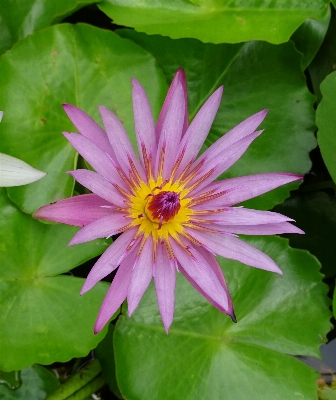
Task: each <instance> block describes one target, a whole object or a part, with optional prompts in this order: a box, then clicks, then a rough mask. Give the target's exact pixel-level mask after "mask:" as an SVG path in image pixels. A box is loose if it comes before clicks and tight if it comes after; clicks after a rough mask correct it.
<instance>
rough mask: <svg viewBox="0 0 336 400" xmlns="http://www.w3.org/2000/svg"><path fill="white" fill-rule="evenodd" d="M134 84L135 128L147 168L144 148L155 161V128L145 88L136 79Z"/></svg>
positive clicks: (140, 152)
mask: <svg viewBox="0 0 336 400" xmlns="http://www.w3.org/2000/svg"><path fill="white" fill-rule="evenodd" d="M132 83H133V92H132V93H133V112H134V126H135V132H136V138H137V144H138V151H139V155H140V159H141V161H142V165H143V166H144V168H145V160H144V157H143V148H145V149H146V154H147V157H148V158H149V159H153V155H154V152H155V150H156V147H157V143H156V135H155V126H154V120H153V115H152V110H151V108H150V104H149V101H148V97H147V95H146V93H145V91H144V89H143V87H142V86H141V85H140V83H139V82H138V81H137V80H136V79H132Z"/></svg>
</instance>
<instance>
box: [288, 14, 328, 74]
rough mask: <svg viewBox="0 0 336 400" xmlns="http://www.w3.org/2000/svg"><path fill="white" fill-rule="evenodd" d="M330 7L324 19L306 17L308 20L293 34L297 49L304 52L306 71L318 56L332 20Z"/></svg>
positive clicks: (303, 67)
mask: <svg viewBox="0 0 336 400" xmlns="http://www.w3.org/2000/svg"><path fill="white" fill-rule="evenodd" d="M330 16H331V12H330V8H329V9H328V12H327V14H326V16H325V17H324V18H323V19H322V20H316V19H310V18H309V19H306V21H305V22H304V23H303V24H302V25H301V26H300V27H299V29H298V30H297V31H295V32H294V33H293V35H292V38H291V39H292V41H293V42H294V44H295V47H296V48H297V50H298V51H299V52H300V53H302V54H303V57H302V70H303V71H304V70H305V69H306V68H307V67H308V65H309V64H310V63H311V62H312V60H313V58H314V57H315V56H316V53H317V52H318V50H319V48H320V46H321V44H322V42H323V40H324V38H325V35H326V33H327V30H328V26H329V22H330Z"/></svg>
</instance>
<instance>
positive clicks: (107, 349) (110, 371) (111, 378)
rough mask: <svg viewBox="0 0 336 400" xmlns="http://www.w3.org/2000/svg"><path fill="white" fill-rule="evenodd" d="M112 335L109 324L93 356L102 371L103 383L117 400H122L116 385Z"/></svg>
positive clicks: (111, 327)
mask: <svg viewBox="0 0 336 400" xmlns="http://www.w3.org/2000/svg"><path fill="white" fill-rule="evenodd" d="M113 333H114V325H112V324H110V325H109V328H108V332H107V335H106V336H105V337H104V339H103V340H102V341H101V342H100V343H99V345H98V346H97V348H96V350H95V354H96V356H97V358H98V360H99V362H100V365H101V367H102V369H103V376H104V378H105V381H106V382H107V384H108V385H109V388H110V389H111V390H112V392H113V393H114V394H115V395H116V396H117V397H118V398H119V399H122V395H121V393H120V390H119V387H118V384H117V378H116V371H115V361H114V348H113Z"/></svg>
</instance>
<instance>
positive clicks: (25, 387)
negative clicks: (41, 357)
mask: <svg viewBox="0 0 336 400" xmlns="http://www.w3.org/2000/svg"><path fill="white" fill-rule="evenodd" d="M20 372H21V380H22V383H21V385H20V386H19V387H18V388H17V389H15V390H11V389H9V388H8V387H6V386H4V385H0V398H1V399H6V400H27V399H34V400H45V399H46V398H47V396H48V395H49V394H51V393H52V392H53V391H54V390H56V389H57V387H58V386H59V382H58V379H57V378H56V376H55V375H54V374H53V373H52V372H51V371H49V370H47V369H46V368H43V367H42V366H41V365H32V366H31V367H28V368H25V369H24V370H22V371H20Z"/></svg>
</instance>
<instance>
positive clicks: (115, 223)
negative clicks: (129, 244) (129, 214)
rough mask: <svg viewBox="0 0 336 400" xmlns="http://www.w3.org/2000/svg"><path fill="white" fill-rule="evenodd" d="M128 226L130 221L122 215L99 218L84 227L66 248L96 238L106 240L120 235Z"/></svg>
mask: <svg viewBox="0 0 336 400" xmlns="http://www.w3.org/2000/svg"><path fill="white" fill-rule="evenodd" d="M129 224H130V220H129V219H127V218H126V217H125V215H124V214H122V213H113V214H111V215H106V216H105V217H102V218H99V219H97V220H95V221H93V222H91V223H90V224H88V225H86V226H84V228H82V229H81V230H80V231H78V232H77V233H76V234H75V236H74V237H73V238H72V239H71V240H70V242H69V244H68V246H72V245H74V244H79V243H84V242H89V241H90V240H94V239H98V238H103V237H105V238H108V237H110V236H112V235H116V234H117V233H120V232H121V230H122V229H123V228H125V227H126V226H127V225H129Z"/></svg>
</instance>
